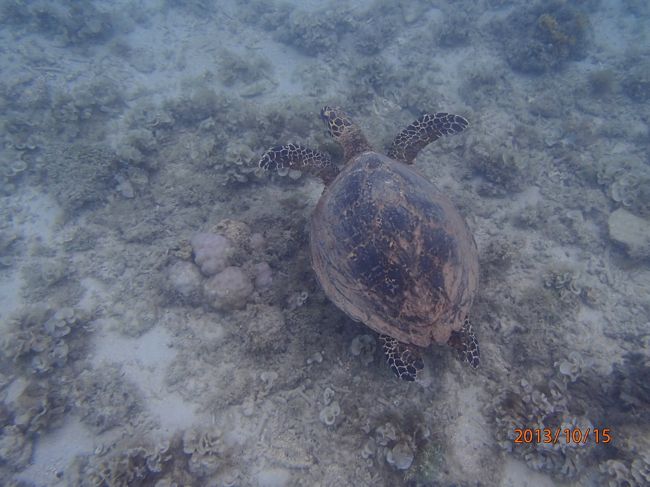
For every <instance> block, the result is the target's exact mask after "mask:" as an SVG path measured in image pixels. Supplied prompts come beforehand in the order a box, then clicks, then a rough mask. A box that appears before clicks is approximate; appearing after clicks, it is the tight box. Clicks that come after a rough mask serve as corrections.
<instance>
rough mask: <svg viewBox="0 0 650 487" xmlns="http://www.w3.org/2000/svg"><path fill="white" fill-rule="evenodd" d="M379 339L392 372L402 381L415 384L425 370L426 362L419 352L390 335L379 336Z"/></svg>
mask: <svg viewBox="0 0 650 487" xmlns="http://www.w3.org/2000/svg"><path fill="white" fill-rule="evenodd" d="M379 339H380V340H381V343H382V349H383V351H384V355H385V357H386V362H387V363H388V366H389V367H390V368H391V370H392V371H393V372H395V375H396V376H397V377H399V378H400V379H402V380H406V381H409V382H413V381H414V380H415V379H416V377H417V374H418V372H419V371H420V370H422V369H423V368H424V362H422V358H421V357H420V354H419V353H418V351H417V350H416V349H415V348H413V347H411V346H409V345H405V344H403V343H400V342H398V341H397V340H395V339H394V338H393V337H391V336H388V335H379Z"/></svg>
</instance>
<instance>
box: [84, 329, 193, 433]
mask: <svg viewBox="0 0 650 487" xmlns="http://www.w3.org/2000/svg"><path fill="white" fill-rule="evenodd" d="M96 338H97V348H96V350H95V353H94V355H93V357H92V361H93V364H94V365H95V367H101V366H102V364H105V363H117V364H119V365H121V367H122V371H123V372H124V375H125V377H126V378H127V379H128V380H130V381H132V382H133V383H135V384H136V385H137V386H138V387H139V388H140V392H141V394H142V396H143V398H144V405H145V408H146V409H147V410H148V411H149V413H150V414H151V415H152V416H154V417H155V418H156V419H158V421H159V422H160V433H165V434H167V433H168V434H171V433H173V432H175V431H176V430H179V429H184V428H187V427H189V426H191V425H192V424H194V423H195V422H196V421H197V416H196V414H195V411H194V406H193V405H191V404H188V403H186V402H185V401H183V400H182V399H181V397H180V396H179V395H178V394H176V393H173V392H170V391H168V390H167V388H166V386H165V383H164V380H165V375H166V373H167V366H168V364H170V363H171V362H172V361H173V359H174V356H175V351H174V350H173V349H172V348H171V337H170V336H169V334H168V332H167V331H166V330H165V329H163V328H162V327H159V326H158V327H155V328H153V329H152V330H150V331H149V332H147V333H145V334H144V335H142V336H141V337H139V338H136V339H133V338H124V337H122V336H120V335H117V334H115V333H112V332H107V331H105V330H101V331H99V332H98V336H97V337H96Z"/></svg>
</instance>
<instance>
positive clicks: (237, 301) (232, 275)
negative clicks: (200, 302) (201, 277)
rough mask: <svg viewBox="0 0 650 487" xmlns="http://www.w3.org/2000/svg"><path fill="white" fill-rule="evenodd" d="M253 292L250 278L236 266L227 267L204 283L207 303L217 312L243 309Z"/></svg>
mask: <svg viewBox="0 0 650 487" xmlns="http://www.w3.org/2000/svg"><path fill="white" fill-rule="evenodd" d="M252 292H253V283H252V282H251V280H250V278H249V277H248V276H247V275H246V273H245V272H244V271H243V270H242V269H241V268H240V267H235V266H230V267H226V268H225V269H224V270H222V271H221V272H219V273H218V274H216V275H214V276H212V277H211V278H210V279H208V280H207V281H205V282H204V283H203V294H204V296H205V299H206V301H207V303H208V304H209V305H210V306H212V307H213V308H215V309H217V310H232V309H239V308H243V307H244V306H246V301H247V300H248V297H249V296H250V295H251V294H252Z"/></svg>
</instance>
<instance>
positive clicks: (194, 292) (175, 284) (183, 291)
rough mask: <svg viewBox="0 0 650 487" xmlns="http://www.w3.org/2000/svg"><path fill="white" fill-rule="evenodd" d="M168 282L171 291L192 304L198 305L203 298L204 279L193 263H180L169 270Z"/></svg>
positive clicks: (171, 266)
mask: <svg viewBox="0 0 650 487" xmlns="http://www.w3.org/2000/svg"><path fill="white" fill-rule="evenodd" d="M166 274H167V281H168V283H169V286H170V288H171V290H172V291H173V292H174V293H178V294H179V295H180V296H181V297H182V298H184V299H187V300H188V302H190V303H197V302H199V301H200V299H201V297H202V284H203V278H202V277H201V273H200V272H199V270H198V269H197V268H196V266H195V265H194V264H192V263H191V262H185V261H178V262H175V263H174V264H172V265H170V266H169V267H168V268H167V272H166Z"/></svg>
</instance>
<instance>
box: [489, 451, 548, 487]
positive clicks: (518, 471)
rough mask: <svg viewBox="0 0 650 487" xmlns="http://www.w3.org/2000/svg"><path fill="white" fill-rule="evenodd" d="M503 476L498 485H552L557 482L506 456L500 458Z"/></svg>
mask: <svg viewBox="0 0 650 487" xmlns="http://www.w3.org/2000/svg"><path fill="white" fill-rule="evenodd" d="M502 461H503V477H502V478H501V482H500V483H499V486H500V487H554V486H556V485H557V484H556V483H555V482H554V481H553V480H552V479H551V478H550V477H548V476H546V475H542V474H540V473H539V472H535V471H534V470H531V469H530V468H528V467H527V466H526V464H525V463H523V462H521V461H519V460H515V459H514V458H513V457H511V456H508V457H504V458H502Z"/></svg>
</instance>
